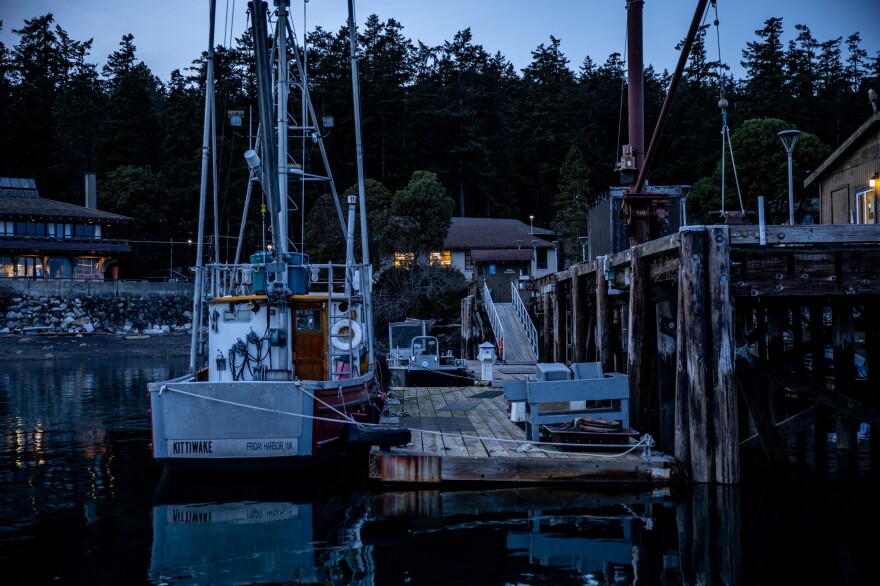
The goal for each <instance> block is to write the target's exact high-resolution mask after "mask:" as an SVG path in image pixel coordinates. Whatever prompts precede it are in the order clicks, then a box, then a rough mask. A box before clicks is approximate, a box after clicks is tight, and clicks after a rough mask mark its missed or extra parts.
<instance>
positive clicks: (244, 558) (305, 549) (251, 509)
mask: <svg viewBox="0 0 880 586" xmlns="http://www.w3.org/2000/svg"><path fill="white" fill-rule="evenodd" d="M187 361H188V359H187V358H185V357H184V358H180V359H173V360H171V361H169V362H160V361H157V360H148V361H128V362H126V363H124V364H122V363H111V364H107V363H105V362H103V361H100V360H93V361H86V362H82V361H77V362H73V361H49V362H21V363H3V364H0V430H2V438H3V450H2V454H0V489H2V492H0V494H2V497H0V498H2V503H3V506H2V509H0V570H2V573H0V576H2V578H0V580H2V583H4V584H90V585H93V584H124V585H128V584H242V583H263V584H304V583H306V584H380V585H381V584H444V585H447V584H448V585H459V584H480V585H506V584H553V585H557V584H558V585H568V584H663V585H672V584H848V585H849V584H867V583H869V581H870V583H876V582H875V579H870V576H871V575H873V574H875V573H876V571H875V566H874V565H873V564H872V563H869V562H870V560H871V559H872V558H873V557H875V556H876V549H877V547H876V546H877V543H878V540H877V539H876V538H872V537H870V535H873V534H874V532H875V531H876V527H877V526H878V524H877V521H878V520H880V518H878V517H880V515H878V513H877V512H876V506H875V503H876V498H875V497H876V494H877V488H878V485H877V483H870V482H867V481H865V480H851V481H841V480H837V481H825V482H821V483H819V482H803V483H792V482H781V481H778V480H777V481H773V482H770V481H767V480H766V479H764V478H763V477H762V476H763V475H765V474H766V472H763V471H758V472H748V471H747V473H746V474H745V479H744V482H743V483H742V484H741V485H740V486H738V487H733V488H730V487H727V488H718V487H706V486H697V487H692V488H689V489H687V490H684V491H680V492H677V493H672V492H670V491H666V490H661V491H656V492H653V493H644V492H637V491H624V490H619V489H618V490H614V491H607V492H597V491H586V490H577V491H573V490H546V489H541V490H533V489H518V490H513V489H511V490H493V491H488V490H474V491H466V490H459V491H444V492H439V491H410V492H406V491H394V492H390V491H387V492H382V491H379V490H377V489H370V488H368V487H366V486H365V485H363V483H362V482H360V481H358V480H357V479H350V478H349V479H341V480H339V481H335V482H333V483H323V484H322V485H320V486H314V485H312V486H308V487H301V486H298V485H300V484H302V483H301V482H299V481H298V480H297V478H294V477H272V478H262V479H260V480H259V481H243V480H233V479H216V478H215V479H210V478H200V479H192V478H189V479H176V478H169V477H165V476H163V474H162V470H161V468H159V467H158V466H156V465H155V464H154V463H153V462H152V460H151V458H150V454H149V449H148V442H149V421H148V417H147V409H148V403H149V402H148V398H147V393H146V386H147V382H149V381H152V380H157V379H162V378H170V377H173V376H177V375H179V374H182V373H184V372H185V370H186V366H187ZM346 473H348V472H346ZM340 476H343V475H342V474H340Z"/></svg>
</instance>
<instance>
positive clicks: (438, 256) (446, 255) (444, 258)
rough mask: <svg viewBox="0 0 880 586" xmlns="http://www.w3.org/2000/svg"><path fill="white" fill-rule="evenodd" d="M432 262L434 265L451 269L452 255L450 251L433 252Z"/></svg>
mask: <svg viewBox="0 0 880 586" xmlns="http://www.w3.org/2000/svg"><path fill="white" fill-rule="evenodd" d="M430 260H431V264H432V265H439V266H441V267H450V266H452V253H451V252H450V251H448V250H444V251H443V252H432V253H431V259H430Z"/></svg>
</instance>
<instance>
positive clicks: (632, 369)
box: [626, 248, 654, 429]
mask: <svg viewBox="0 0 880 586" xmlns="http://www.w3.org/2000/svg"><path fill="white" fill-rule="evenodd" d="M647 266H648V265H647V263H646V262H645V261H644V259H642V258H641V255H640V252H639V249H638V248H633V249H632V250H631V255H630V286H629V328H628V330H629V339H628V340H627V361H626V373H627V380H628V381H629V419H630V422H631V423H632V425H633V427H635V429H645V427H646V421H645V418H644V406H645V405H646V404H647V400H646V396H647V387H648V384H649V383H648V384H646V379H647V378H648V376H647V374H648V372H650V367H651V366H652V365H653V363H654V360H653V357H651V356H649V353H650V352H652V351H654V350H653V349H652V348H650V347H649V346H648V342H649V340H651V339H653V336H648V331H647V330H648V324H647V323H646V322H647V307H646V305H647V303H648V284H649V275H648V271H647Z"/></svg>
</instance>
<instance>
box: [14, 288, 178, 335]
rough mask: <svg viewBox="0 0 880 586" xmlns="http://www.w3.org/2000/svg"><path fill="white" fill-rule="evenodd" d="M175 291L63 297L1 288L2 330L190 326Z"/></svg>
mask: <svg viewBox="0 0 880 586" xmlns="http://www.w3.org/2000/svg"><path fill="white" fill-rule="evenodd" d="M191 309H192V300H190V299H187V298H185V297H182V296H179V295H166V296H161V295H152V296H142V297H137V296H126V297H120V296H107V297H97V296H96V297H83V298H80V297H75V298H73V299H64V298H61V297H47V296H28V295H15V294H10V293H9V292H8V291H4V292H3V294H0V335H2V334H133V335H136V334H149V335H153V334H168V333H171V332H187V331H191V330H192V312H191Z"/></svg>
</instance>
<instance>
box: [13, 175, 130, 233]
mask: <svg viewBox="0 0 880 586" xmlns="http://www.w3.org/2000/svg"><path fill="white" fill-rule="evenodd" d="M0 218H4V219H7V220H30V219H32V218H43V219H56V220H75V221H89V220H92V221H96V222H130V221H131V220H132V219H133V218H129V217H128V216H121V215H119V214H113V213H110V212H102V211H100V210H93V209H91V208H87V207H84V206H78V205H73V204H69V203H64V202H61V201H55V200H54V199H45V198H42V197H40V196H39V194H38V193H37V189H36V186H35V185H34V181H33V179H17V178H10V177H0Z"/></svg>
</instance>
